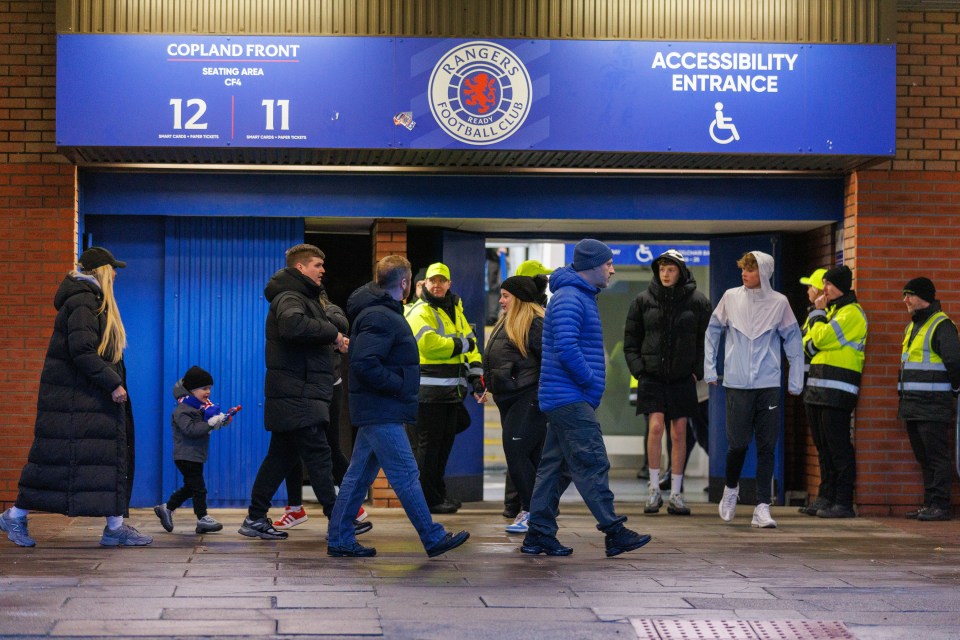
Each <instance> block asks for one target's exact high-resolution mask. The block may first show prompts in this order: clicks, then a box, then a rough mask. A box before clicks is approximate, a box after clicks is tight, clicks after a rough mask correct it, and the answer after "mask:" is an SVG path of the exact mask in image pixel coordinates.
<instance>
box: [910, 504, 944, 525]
mask: <svg viewBox="0 0 960 640" xmlns="http://www.w3.org/2000/svg"><path fill="white" fill-rule="evenodd" d="M949 519H950V511H949V510H948V509H942V508H940V507H937V506H935V505H931V506H929V507H927V508H926V509H924V510H923V511H921V512H920V514H919V515H918V516H917V520H920V521H922V522H943V521H945V520H949Z"/></svg>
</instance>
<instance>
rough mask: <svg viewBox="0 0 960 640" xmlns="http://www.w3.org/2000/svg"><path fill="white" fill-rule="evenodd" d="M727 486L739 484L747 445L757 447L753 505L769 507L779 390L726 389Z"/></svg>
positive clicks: (776, 434) (777, 423)
mask: <svg viewBox="0 0 960 640" xmlns="http://www.w3.org/2000/svg"><path fill="white" fill-rule="evenodd" d="M726 394H727V407H726V409H727V443H728V445H729V449H728V450H727V479H726V482H727V486H728V487H730V488H731V489H732V488H734V487H735V486H737V484H739V482H740V473H741V472H742V471H743V463H744V462H745V461H746V459H747V448H748V447H749V446H750V441H751V440H754V441H755V442H756V443H757V503H758V504H759V503H763V504H773V502H772V496H771V486H770V485H771V484H772V482H773V467H774V455H775V452H776V448H777V440H778V439H779V438H780V389H779V388H778V387H771V388H767V389H731V388H727V389H726Z"/></svg>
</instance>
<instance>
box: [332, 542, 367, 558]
mask: <svg viewBox="0 0 960 640" xmlns="http://www.w3.org/2000/svg"><path fill="white" fill-rule="evenodd" d="M327 555H328V556H330V557H331V558H372V557H373V556H375V555H377V550H376V549H375V548H373V547H365V546H363V545H362V544H360V543H359V542H354V543H353V544H352V545H350V546H348V547H331V546H330V545H327Z"/></svg>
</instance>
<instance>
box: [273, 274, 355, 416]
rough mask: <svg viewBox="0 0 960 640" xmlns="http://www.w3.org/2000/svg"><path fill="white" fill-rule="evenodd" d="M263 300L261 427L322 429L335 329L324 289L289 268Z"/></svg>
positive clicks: (327, 406) (330, 385) (329, 392)
mask: <svg viewBox="0 0 960 640" xmlns="http://www.w3.org/2000/svg"><path fill="white" fill-rule="evenodd" d="M263 295H264V297H266V299H267V300H268V301H269V302H270V311H269V312H268V313H267V324H266V336H267V342H266V361H267V375H266V378H265V380H264V383H263V393H264V397H265V400H264V403H263V426H264V427H266V429H267V431H296V430H297V429H303V428H304V427H312V428H318V427H322V426H323V425H324V424H325V423H326V422H328V421H329V420H330V400H331V398H332V397H333V383H334V381H335V380H336V378H335V376H334V371H333V348H334V345H335V343H336V341H337V328H336V327H335V326H334V325H333V324H332V323H331V322H330V321H329V320H328V319H327V316H326V314H324V312H323V308H322V307H321V306H320V300H319V295H320V287H319V286H317V285H316V284H315V283H314V282H313V281H311V280H310V279H309V278H307V277H306V276H304V275H303V274H302V273H300V272H299V271H298V270H297V269H295V268H286V269H281V270H280V271H277V272H276V273H275V274H273V277H272V278H270V282H268V283H267V286H266V288H264V291H263Z"/></svg>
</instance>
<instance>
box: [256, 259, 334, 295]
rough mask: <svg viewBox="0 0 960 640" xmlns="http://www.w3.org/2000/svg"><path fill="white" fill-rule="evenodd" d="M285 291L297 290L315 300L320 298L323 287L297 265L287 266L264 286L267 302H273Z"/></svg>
mask: <svg viewBox="0 0 960 640" xmlns="http://www.w3.org/2000/svg"><path fill="white" fill-rule="evenodd" d="M284 291H296V292H297V293H302V294H303V295H305V296H307V297H308V298H311V299H313V300H319V298H320V292H321V291H322V289H321V288H320V287H319V286H318V285H317V284H315V283H314V282H313V281H311V280H310V278H308V277H307V276H305V275H303V274H302V273H300V272H299V271H298V270H297V269H296V267H287V268H285V269H280V270H279V271H277V272H276V273H275V274H273V276H272V277H271V278H270V281H269V282H267V286H265V287H264V288H263V296H264V297H265V298H266V299H267V302H273V299H274V298H276V297H277V296H278V295H280V294H281V293H283V292H284Z"/></svg>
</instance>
